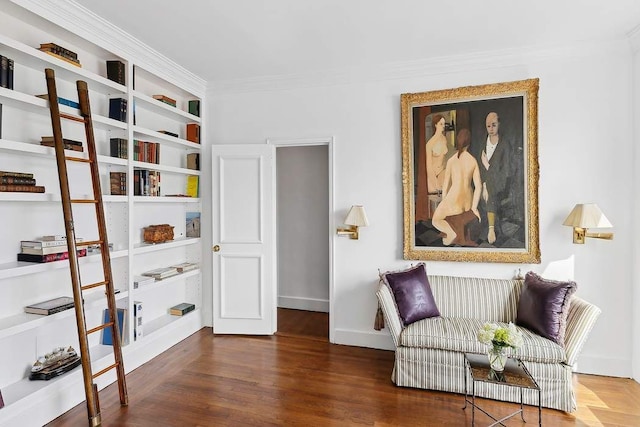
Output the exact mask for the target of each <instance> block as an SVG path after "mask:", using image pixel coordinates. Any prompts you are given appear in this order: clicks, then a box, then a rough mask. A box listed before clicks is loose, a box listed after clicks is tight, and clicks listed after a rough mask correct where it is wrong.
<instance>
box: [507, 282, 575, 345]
mask: <svg viewBox="0 0 640 427" xmlns="http://www.w3.org/2000/svg"><path fill="white" fill-rule="evenodd" d="M576 289H577V285H576V283H575V282H572V281H567V282H559V281H555V280H547V279H543V278H542V277H540V276H538V275H537V274H535V273H533V272H531V271H530V272H528V273H527V275H526V276H525V278H524V287H523V288H522V294H521V295H520V301H519V302H518V315H517V317H516V325H519V326H523V327H525V328H527V329H529V330H530V331H532V332H535V333H537V334H538V335H541V336H543V337H545V338H548V339H550V340H551V341H553V342H555V343H557V344H560V345H561V346H564V333H565V330H566V328H567V315H568V314H569V302H570V300H571V295H573V294H574V293H575V291H576Z"/></svg>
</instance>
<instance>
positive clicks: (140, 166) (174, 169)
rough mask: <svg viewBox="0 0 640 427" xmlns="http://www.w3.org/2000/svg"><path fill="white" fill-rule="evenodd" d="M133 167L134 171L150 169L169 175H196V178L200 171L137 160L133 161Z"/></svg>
mask: <svg viewBox="0 0 640 427" xmlns="http://www.w3.org/2000/svg"><path fill="white" fill-rule="evenodd" d="M133 167H134V168H135V169H150V170H156V171H161V172H169V173H175V174H180V175H198V176H199V175H200V171H197V170H194V169H187V168H177V167H174V166H164V165H161V164H157V163H146V162H139V161H137V160H136V161H133Z"/></svg>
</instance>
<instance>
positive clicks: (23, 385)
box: [2, 345, 113, 408]
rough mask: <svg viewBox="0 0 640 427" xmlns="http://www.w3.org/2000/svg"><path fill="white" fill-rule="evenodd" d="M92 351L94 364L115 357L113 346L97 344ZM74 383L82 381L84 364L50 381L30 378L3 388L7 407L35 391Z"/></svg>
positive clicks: (45, 390)
mask: <svg viewBox="0 0 640 427" xmlns="http://www.w3.org/2000/svg"><path fill="white" fill-rule="evenodd" d="M89 351H90V353H91V362H92V366H94V365H96V364H100V363H102V362H104V361H108V360H110V359H112V358H113V349H112V347H111V346H106V345H97V346H94V347H91V348H90V349H89ZM74 383H82V366H78V367H76V368H74V369H73V370H71V371H69V372H67V373H66V374H63V375H60V376H59V377H55V378H52V379H50V380H48V381H31V380H29V378H28V377H27V378H23V379H22V380H20V381H18V382H15V383H13V384H10V385H8V386H6V387H3V388H2V397H3V399H4V403H5V405H6V408H9V407H10V406H11V405H13V404H17V403H18V402H19V401H20V400H22V399H30V398H32V397H33V395H34V394H35V393H49V391H50V390H56V389H59V388H60V387H63V386H68V385H71V384H74Z"/></svg>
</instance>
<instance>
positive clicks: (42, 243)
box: [20, 236, 84, 249]
mask: <svg viewBox="0 0 640 427" xmlns="http://www.w3.org/2000/svg"><path fill="white" fill-rule="evenodd" d="M49 237H51V236H42V237H41V238H40V239H36V240H21V241H20V245H21V246H22V247H23V248H36V249H42V248H48V247H51V246H64V247H65V248H66V247H67V238H66V237H64V238H60V239H50V238H49ZM83 240H84V239H83V238H82V237H76V244H79V243H80V242H82V241H83Z"/></svg>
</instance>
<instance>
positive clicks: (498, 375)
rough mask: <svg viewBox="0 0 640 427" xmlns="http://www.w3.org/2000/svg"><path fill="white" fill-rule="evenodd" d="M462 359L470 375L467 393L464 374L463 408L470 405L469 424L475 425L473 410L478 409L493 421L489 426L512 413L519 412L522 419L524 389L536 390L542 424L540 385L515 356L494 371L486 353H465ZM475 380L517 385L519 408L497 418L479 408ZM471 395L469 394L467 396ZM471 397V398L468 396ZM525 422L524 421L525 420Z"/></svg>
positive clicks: (540, 423) (511, 385) (501, 420)
mask: <svg viewBox="0 0 640 427" xmlns="http://www.w3.org/2000/svg"><path fill="white" fill-rule="evenodd" d="M464 360H465V362H466V364H467V369H468V370H469V374H470V376H471V393H469V385H468V384H467V382H468V380H467V377H468V376H467V375H465V376H464V408H462V409H466V408H467V404H470V405H471V425H475V417H476V413H475V410H476V409H478V410H479V411H481V412H482V413H484V414H485V415H487V416H488V417H489V418H491V419H492V420H493V421H495V422H494V423H493V424H491V425H490V426H489V427H491V426H495V425H497V424H500V425H504V424H502V422H503V421H505V420H506V419H508V418H511V417H513V416H514V415H518V414H520V417H521V418H522V421H525V419H524V410H523V409H524V405H523V402H522V391H523V390H524V389H532V390H536V391H537V392H538V425H540V426H541V425H542V406H541V400H540V397H541V396H540V386H538V383H536V381H535V380H534V379H533V377H532V376H531V374H530V373H529V371H528V370H527V367H526V366H524V364H523V363H522V361H520V360H519V359H516V358H509V359H507V364H506V365H505V367H504V371H502V372H495V371H494V370H493V369H491V367H490V366H489V360H488V358H487V355H486V354H473V353H465V354H464ZM477 382H485V383H491V384H496V385H502V386H505V387H518V388H519V389H520V409H519V410H517V411H516V412H514V413H512V414H510V415H507V416H506V417H503V418H500V419H497V418H495V417H494V416H493V415H491V414H489V413H488V412H487V411H485V410H484V409H482V408H480V407H479V406H478V405H476V383H477ZM469 395H471V396H469ZM469 397H471V399H470V398H469ZM525 422H526V421H525Z"/></svg>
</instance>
